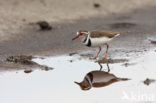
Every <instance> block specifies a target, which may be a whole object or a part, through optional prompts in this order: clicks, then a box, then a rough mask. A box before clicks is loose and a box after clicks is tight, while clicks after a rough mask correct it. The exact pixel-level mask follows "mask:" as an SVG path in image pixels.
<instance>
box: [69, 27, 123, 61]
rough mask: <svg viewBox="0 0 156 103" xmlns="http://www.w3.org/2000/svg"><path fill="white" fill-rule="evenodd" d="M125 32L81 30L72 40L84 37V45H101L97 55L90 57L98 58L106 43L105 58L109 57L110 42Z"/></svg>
mask: <svg viewBox="0 0 156 103" xmlns="http://www.w3.org/2000/svg"><path fill="white" fill-rule="evenodd" d="M123 33H124V32H111V31H105V30H92V31H88V30H79V31H77V34H76V36H75V37H74V38H73V39H72V40H75V39H77V38H82V43H83V44H84V45H86V46H88V47H99V51H98V52H97V54H96V56H95V57H93V58H90V59H97V57H98V56H99V54H100V52H101V49H102V48H101V46H103V45H106V51H105V55H104V57H103V59H107V55H108V49H109V44H108V43H109V42H110V41H112V40H113V39H114V38H116V37H117V36H119V35H120V34H123Z"/></svg>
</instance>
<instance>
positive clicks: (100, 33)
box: [90, 30, 120, 38]
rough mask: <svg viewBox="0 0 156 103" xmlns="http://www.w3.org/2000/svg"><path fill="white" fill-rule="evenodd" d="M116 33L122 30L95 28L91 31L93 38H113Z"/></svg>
mask: <svg viewBox="0 0 156 103" xmlns="http://www.w3.org/2000/svg"><path fill="white" fill-rule="evenodd" d="M116 34H120V32H109V31H104V30H94V31H91V33H90V36H91V37H92V38H99V37H108V38H112V37H114V36H115V35H116Z"/></svg>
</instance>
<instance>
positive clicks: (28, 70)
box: [24, 69, 32, 73]
mask: <svg viewBox="0 0 156 103" xmlns="http://www.w3.org/2000/svg"><path fill="white" fill-rule="evenodd" d="M31 72H32V70H31V69H26V70H24V73H31Z"/></svg>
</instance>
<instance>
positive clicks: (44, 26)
mask: <svg viewBox="0 0 156 103" xmlns="http://www.w3.org/2000/svg"><path fill="white" fill-rule="evenodd" d="M37 24H38V25H39V26H40V30H51V29H52V27H51V26H50V25H49V23H48V22H46V21H39V22H37Z"/></svg>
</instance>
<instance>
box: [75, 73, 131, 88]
mask: <svg viewBox="0 0 156 103" xmlns="http://www.w3.org/2000/svg"><path fill="white" fill-rule="evenodd" d="M127 80H129V79H128V78H118V77H116V76H115V75H114V74H111V73H109V72H105V71H99V70H95V71H91V72H89V73H87V74H86V75H85V77H84V79H83V81H82V82H75V83H76V84H77V85H79V86H80V88H81V89H82V90H90V89H91V88H92V87H95V88H100V87H105V86H108V85H110V84H112V83H115V82H119V81H127Z"/></svg>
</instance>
